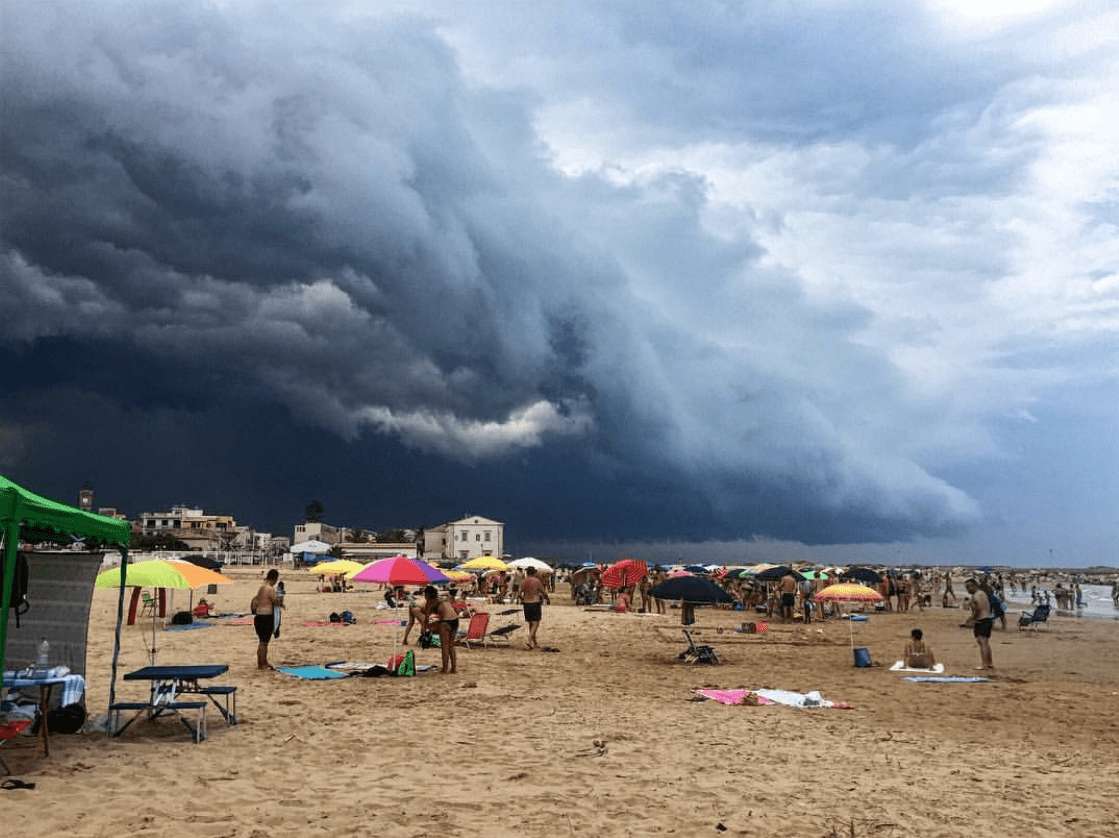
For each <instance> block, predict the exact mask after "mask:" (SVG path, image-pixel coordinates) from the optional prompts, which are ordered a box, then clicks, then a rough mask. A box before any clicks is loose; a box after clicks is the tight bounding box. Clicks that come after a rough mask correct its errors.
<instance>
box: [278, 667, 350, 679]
mask: <svg viewBox="0 0 1119 838" xmlns="http://www.w3.org/2000/svg"><path fill="white" fill-rule="evenodd" d="M277 670H278V671H280V672H282V673H284V674H285V675H291V676H293V677H295V678H302V679H303V680H305V681H328V680H330V679H332V678H345V677H346V673H344V672H335V671H334V670H333V669H327V668H326V667H325V666H319V665H318V664H311V665H307V666H279V667H277Z"/></svg>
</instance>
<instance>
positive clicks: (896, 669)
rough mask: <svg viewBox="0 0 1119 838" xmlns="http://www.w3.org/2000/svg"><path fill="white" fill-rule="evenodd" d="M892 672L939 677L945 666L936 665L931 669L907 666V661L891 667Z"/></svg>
mask: <svg viewBox="0 0 1119 838" xmlns="http://www.w3.org/2000/svg"><path fill="white" fill-rule="evenodd" d="M890 671H891V672H924V673H925V674H926V675H939V674H940V673H941V672H943V671H944V664H942V663H934V664H933V665H932V667H931V668H921V667H912V666H906V665H905V661H898V662H897V663H895V664H894V665H893V666H891V667H890Z"/></svg>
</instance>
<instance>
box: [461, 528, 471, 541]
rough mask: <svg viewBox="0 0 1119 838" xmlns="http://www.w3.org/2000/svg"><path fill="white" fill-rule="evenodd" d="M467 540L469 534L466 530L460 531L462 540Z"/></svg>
mask: <svg viewBox="0 0 1119 838" xmlns="http://www.w3.org/2000/svg"><path fill="white" fill-rule="evenodd" d="M469 538H470V534H469V533H468V532H467V531H466V530H463V531H462V540H463V541H467V540H469Z"/></svg>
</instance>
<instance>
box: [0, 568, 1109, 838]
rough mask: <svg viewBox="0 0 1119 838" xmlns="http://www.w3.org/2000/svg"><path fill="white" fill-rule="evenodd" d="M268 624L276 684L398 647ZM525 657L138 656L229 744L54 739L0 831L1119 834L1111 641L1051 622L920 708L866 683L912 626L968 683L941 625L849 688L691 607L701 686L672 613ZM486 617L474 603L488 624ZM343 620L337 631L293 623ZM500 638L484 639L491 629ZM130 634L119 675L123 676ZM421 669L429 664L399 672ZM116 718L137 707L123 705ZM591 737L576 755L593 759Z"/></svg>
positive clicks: (98, 600) (947, 628) (224, 646)
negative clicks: (992, 673)
mask: <svg viewBox="0 0 1119 838" xmlns="http://www.w3.org/2000/svg"><path fill="white" fill-rule="evenodd" d="M233 575H235V576H236V577H237V578H238V582H237V583H236V584H235V585H232V586H228V587H226V588H223V590H222V592H221V594H220V595H219V596H217V597H216V598H215V599H216V601H217V603H218V606H219V607H220V608H222V609H223V610H226V611H235V610H243V609H244V608H245V607H246V606H247V603H248V601H249V599H250V598H251V596H252V593H253V591H254V590H255V585H256V578H257V577H256V576H254V575H252V574H250V573H248V572H240V573H239V572H238V571H234V572H233ZM285 579H286V582H287V589H288V599H287V603H288V606H289V607H288V610H287V614H286V616H285V627H284V630H283V632H282V636H281V638H280V640H278V641H276V642H275V643H274V644H273V651H272V657H273V662H274V663H323V662H326V661H329V660H341V659H349V660H370V661H383V660H384V659H386V658H387V657H388V654H389V652H390V649H391V646H392V638H393V631H394V630H393V628H392V627H391V626H386V625H377V624H374V623H373V622H372V621H373V620H375V619H384V618H385V617H386V612H384V611H376V610H374V609H375V605H376V603H377V602H380V601H381V597H380V594H379V593H376V592H374V591H372V590H369V591H358V592H353V593H346V594H319V593H315V592H314V590H313V589H314V581H313V580H312V579H311V578H310V577H308V576H303V575H301V574H297V573H287V574H285ZM555 601H556V603H557V604H556V605H554V606H552V607H550V608H547V609H546V611H545V622H544V624H543V628H542V632H541V640H542V642H544V643H547V644H550V645H554V646H555V647H557V648H558V649H559V650H560V651H559V652H558V653H552V654H549V653H544V652H530V651H527V650H525V649H524V648H523V635H524V631H523V630H521V631H519V632H517V633H515V634H514V638H517V639H518V640H520V643H521V645H518V644H514V646H513V648H508V649H485V650H470V651H467V650H460V652H459V666H460V672H459V674H458V675H455V676H446V677H444V676H442V675H440V674H437V673H434V672H433V673H427V674H424V675H421V676H419V677H416V678H413V679H389V678H380V679H372V678H349V679H346V680H338V681H328V682H311V681H300V680H297V679H294V678H291V677H288V676H285V675H282V674H279V673H272V672H264V673H261V672H257V671H256V670H255V667H254V649H255V640H254V636H253V632H252V627H251V626H215V627H212V628H208V629H205V630H198V631H190V632H181V633H180V632H161V633H160V636H159V659H158V662H159V663H164V664H171V663H216V662H220V663H228V664H229V665H230V671H229V673H228V677H227V678H226V679H224V680H225V681H226V682H228V683H232V684H236V685H237V686H238V687H239V688H240V697H239V701H238V709H239V712H240V716H241V719H242V722H241V724H240V725H239V726H237V727H232V728H230V727H227V726H226V725H225V724H224V723H223V722H222V721H221V720H220V718H219V717H218V715H217V714H216V713H213V714H211V715H210V738H209V739H208V740H207V741H206V742H204V743H202V744H201V745H197V746H196V745H193V744H191V742H190V741H189V739H188V737H187V736H186V734H185V732H184V731H183V729H182V728H181V726H179V725H178V724H177V723H175V722H174V721H173V720H162V721H158V722H155V723H145V724H139V725H137V726H134V727H133V728H132V729H130V730H129V731H128V732H127V733H126V734H125V736H124V737H123V738H122V739H120V740H109V739H107V738H106V737H104V736H101V735H82V736H62V735H59V736H56V737H54V739H53V740H52V754H51V756H50V758H49V759H43V758H42V757H41V756H40V755H39V754H38V753H36V752H33V751H32V750H30V749H29V748H28V747H27V744H26V743H24V744H22V745H21V746H20V748H19V749H12V750H9V751H8V761H9V762H10V763H11V765H12V768H13V771H14V772H15V776H17V777H20V778H22V779H24V780H28V781H33V782H35V783H37V788H36V789H35V790H34V791H30V792H28V791H17V792H4V793H3V796H2V797H0V811H2V812H3V822H4V824H5V827H6V829H5V832H7V831H8V828H10V829H11V833H12V834H25V833H29V832H31V831H32V830H34V831H35V832H37V833H40V834H48V835H63V834H66V835H74V836H101V835H104V836H118V835H121V834H144V835H182V834H191V835H195V836H214V838H217V837H218V836H229V837H230V838H232V836H238V838H240V837H241V836H244V837H245V838H264V836H276V835H293V836H294V835H384V836H410V837H415V836H440V835H441V836H458V835H464V836H465V835H486V836H491V835H492V836H504V835H510V836H512V835H532V836H535V835H540V836H552V835H601V836H630V835H632V836H640V835H685V836H687V835H704V834H712V835H715V834H720V833H722V832H724V831H725V832H726V833H727V834H731V835H754V836H782V835H801V836H830V835H841V836H850V835H856V836H869V835H874V836H895V835H897V836H902V835H922V836H926V835H927V836H959V835H965V834H968V833H969V832H971V831H972V830H973V829H978V833H977V834H983V833H997V834H1005V835H1022V836H1026V835H1080V836H1113V835H1116V834H1119V815H1117V808H1116V790H1115V784H1114V780H1113V779H1109V778H1113V777H1114V774H1115V771H1116V767H1117V766H1119V726H1117V725H1116V721H1115V714H1114V711H1115V709H1116V708H1117V707H1119V656H1116V655H1115V654H1114V648H1115V642H1116V638H1117V634H1119V623H1115V622H1113V621H1107V620H1073V619H1062V618H1054V620H1053V621H1052V623H1053V624H1052V626H1051V627H1050V629H1049V630H1048V631H1041V632H1018V631H1017V630H1016V629H1015V627H1014V625H1013V620H1012V621H1011V625H1010V630H1009V631H1007V632H1005V633H1004V632H1002V631H999V630H997V629H996V631H995V635H994V637H993V639H992V642H993V649H994V657H995V663H996V665H997V667H998V673H997V675H996V677H995V678H994V680H992V681H991V682H990V683H985V684H918V683H910V682H907V681H905V680H903V679H902V677H901V676H899V675H898V674H896V673H891V672H888V671H887V669H886V668H887V667H888V666H889V664H890V663H891V662H892V661H893V660H895V659H896V658H897V657H898V656H899V655H900V651H901V648H902V646H903V645H904V640H905V637H906V635H907V634H908V631H909V629H910V628H911V627H913V626H916V625H919V626H921V627H922V628H924V630H925V633H926V638H927V639H928V640H929V641H930V643H931V645H932V646H933V648H934V649H935V650H936V653H937V655H938V656H939V658H940V659H941V660H943V661H944V662H945V663H946V664H947V666H948V672H950V673H958V674H973V673H972V667H974V666H975V665H976V663H977V651H976V648H975V644H974V642H973V640H972V637H971V632H970V631H968V630H966V629H962V628H959V627H958V624H959V623H960V622H962V618H963V614H962V612H960V611H958V610H945V609H941V608H935V609H932V610H929V611H926V612H924V613H921V612H912V613H910V614H891V615H876V616H874V617H872V618H871V619H870V621H869V622H867V623H862V624H859V625H858V626H857V627H856V634H857V644H858V645H862V646H867V647H869V648H870V650H871V653H872V655H873V657H874V660H875V661H876V662H877V663H880V664H882V666H880V667H875V668H870V669H856V668H854V667H853V666H852V665H851V660H852V656H851V652H850V649H849V641H848V626H847V625H846V624H845V623H839V622H831V623H817V624H813V625H812V626H810V627H808V628H803V627H800V626H796V627H793V626H782V625H779V624H776V625H772V627H771V628H770V630H769V631H768V632H767V633H765V634H763V635H757V636H744V635H739V634H735V633H734V632H733V630H732V629H733V626H734V625H736V624H737V623H738V622H740V621H741V620H742V618H743V615H742V614H736V613H734V612H729V611H714V610H711V609H702V610H700V612H699V619H698V627H699V628H700V632H699V634H700V635H702V636H703V638H704V642H708V643H711V644H712V645H714V646H715V647H716V648H717V649H718V652H719V654H720V655H721V656H722V658H723V661H724V663H723V665H722V666H718V667H699V666H689V665H685V664H680V663H677V662H676V661H675V655H676V653H677V652H679V651H680V650H681V649H682V648H683V642H682V640H681V639H680V632H679V627H678V625H677V623H678V619H679V618H678V612H675V611H670V613H669V615H668V616H666V617H658V616H639V615H618V614H608V613H588V612H585V611H583V610H581V609H578V608H575V607H573V606H571V605H569V604H568V602H569V600H568V597H567V591H566V586H561V589H560V591H559V593H558V594H557V595H556V597H555ZM115 606H116V601H115V592H113V591H108V590H98V591H96V592H95V596H94V603H93V615H92V622H91V629H90V657H89V667H88V674H89V680H90V685H89V701H90V707H91V709H92V710H93V711H94V712H98V711H99V710H101V709H102V708H104V706H105V704H106V698H107V690H108V672H109V660H110V656H111V650H112V624H113V618H114V614H115ZM507 607H508V606H504V607H503V606H490V607H489V610H490V611H491V612H496V611H498V610H502V609H503V608H507ZM343 608H348V609H350V610H352V611H353V612H354V613H355V614H356V615H357V616H358V618H359V620H360V623H359V624H358V625H355V626H350V627H346V628H335V627H323V628H312V627H304V626H303V625H301V623H302V621H303V620H306V619H324V618H325V617H326V615H327V614H329V613H330V612H331V611H340V610H342V609H343ZM513 619H519V618H517V617H506V618H497V617H495V623H496V624H501V622H503V621H507V620H513ZM142 631H143V629H142V628H141V627H140V626H133V627H129V628H127V629H126V630H125V632H124V640H123V650H122V655H121V662H122V672H126V671H129V670H131V669H133V668H136V667H139V666H142V665H143V664H144V663H146V660H145V652H144V649H145V643H144V640H143V637H142ZM417 655H418V659H419V660H420V661H421V662H426V663H438V661H439V652H438V650H417ZM704 686H712V687H723V688H734V687H747V688H762V687H767V688H781V689H790V690H799V691H807V690H813V689H816V690H820V691H821V692H822V693H823V694H824V696H825V697H826V698H829V699H832V700H835V701H843V702H848V703H850V704H851V705H853V709H850V710H839V709H828V710H797V709H792V708H786V707H780V706H773V707H749V706H723V705H720V704H717V703H714V702H697V701H693V700H691V699H692V698H693V690H694V689H695V688H697V687H704ZM121 690H122V693H123V695H124V696H126V697H127V696H131V695H136V696H139V695H140V693H141V692H142V690H143V688H142V687H140V686H137V685H135V684H125V685H123V687H122V688H121ZM596 741H597V743H598V744H596Z"/></svg>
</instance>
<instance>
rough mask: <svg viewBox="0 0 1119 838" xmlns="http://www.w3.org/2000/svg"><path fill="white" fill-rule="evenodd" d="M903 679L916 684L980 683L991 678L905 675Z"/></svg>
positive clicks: (979, 676) (980, 676)
mask: <svg viewBox="0 0 1119 838" xmlns="http://www.w3.org/2000/svg"><path fill="white" fill-rule="evenodd" d="M905 680H906V681H913V682H914V683H917V684H981V683H983V682H984V681H990V680H991V679H990V678H984V677H983V676H982V675H907V676H906V678H905Z"/></svg>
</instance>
